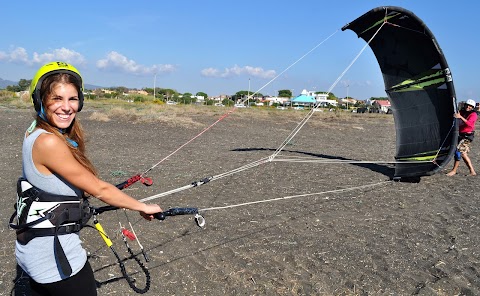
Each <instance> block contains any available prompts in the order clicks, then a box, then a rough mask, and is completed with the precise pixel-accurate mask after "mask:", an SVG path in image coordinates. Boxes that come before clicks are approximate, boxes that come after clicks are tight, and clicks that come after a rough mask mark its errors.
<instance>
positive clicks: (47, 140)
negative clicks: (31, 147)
mask: <svg viewBox="0 0 480 296" xmlns="http://www.w3.org/2000/svg"><path fill="white" fill-rule="evenodd" d="M35 146H36V147H37V148H40V149H48V150H60V149H62V148H63V147H65V148H68V147H67V145H66V144H65V142H64V141H63V140H62V139H60V138H59V137H58V136H57V135H55V134H52V133H49V132H44V133H41V134H40V135H38V137H37V139H36V140H35Z"/></svg>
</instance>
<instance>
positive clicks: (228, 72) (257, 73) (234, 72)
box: [200, 65, 276, 78]
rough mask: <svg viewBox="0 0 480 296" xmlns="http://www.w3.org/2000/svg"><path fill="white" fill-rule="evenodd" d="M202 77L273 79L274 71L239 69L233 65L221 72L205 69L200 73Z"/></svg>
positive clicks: (255, 68)
mask: <svg viewBox="0 0 480 296" xmlns="http://www.w3.org/2000/svg"><path fill="white" fill-rule="evenodd" d="M200 73H201V74H202V75H203V76H207V77H221V78H228V77H233V76H240V75H250V76H253V77H259V78H273V77H275V75H276V72H275V70H264V69H263V68H260V67H251V66H245V67H239V66H238V65H235V66H233V67H231V68H225V69H224V70H223V72H222V71H220V70H218V69H215V68H206V69H203V70H202V71H201V72H200Z"/></svg>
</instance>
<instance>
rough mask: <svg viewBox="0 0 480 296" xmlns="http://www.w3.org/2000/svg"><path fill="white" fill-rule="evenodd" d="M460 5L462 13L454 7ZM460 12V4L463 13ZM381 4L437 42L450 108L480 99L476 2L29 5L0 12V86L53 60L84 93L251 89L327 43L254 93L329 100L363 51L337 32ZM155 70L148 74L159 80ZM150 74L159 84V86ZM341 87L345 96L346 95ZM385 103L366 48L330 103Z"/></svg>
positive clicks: (11, 4)
mask: <svg viewBox="0 0 480 296" xmlns="http://www.w3.org/2000/svg"><path fill="white" fill-rule="evenodd" d="M460 3H462V4H460ZM467 3H468V4H467ZM384 5H393V6H400V7H403V8H406V9H408V10H410V11H412V12H413V13H415V14H416V15H417V16H418V17H419V18H420V19H422V20H423V21H424V22H425V23H426V24H427V26H428V27H429V28H430V30H431V31H432V32H433V34H434V35H435V36H436V38H437V40H438V42H439V44H440V47H441V48H442V50H443V52H444V54H445V56H446V59H447V62H448V64H449V66H450V69H451V71H452V73H453V79H454V85H455V90H456V93H457V97H458V100H460V101H462V100H466V99H474V100H477V101H478V100H479V99H480V81H479V77H478V75H477V72H476V71H477V69H478V68H479V66H480V62H479V61H478V60H479V59H478V55H479V52H480V47H479V41H480V39H479V38H478V33H475V32H479V29H480V28H479V27H480V25H479V22H478V20H477V18H478V16H477V15H476V12H477V11H478V8H479V6H480V4H477V1H468V2H467V1H446V0H421V1H420V0H404V1H400V0H397V1H393V0H392V1H376V0H355V1H354V0H347V1H331V0H329V1H323V0H308V1H307V0H297V1H290V0H289V1H287V0H276V1H274V0H263V1H262V0H242V1H219V0H218V1H213V0H204V1H195V0H190V1H189V0H175V1H153V0H152V1H147V0H137V1H133V2H132V1H118V0H117V1H110V0H104V1H84V2H81V1H80V2H78V1H73V2H65V1H61V2H60V1H32V2H28V4H27V3H26V2H22V1H13V0H7V1H4V3H3V4H2V12H3V13H2V17H1V18H0V25H1V27H2V31H3V34H2V38H0V78H2V79H6V80H13V81H18V80H19V79H21V78H25V79H31V78H32V77H33V75H34V74H35V71H36V70H37V69H38V67H39V66H40V65H42V64H43V63H45V62H47V61H50V60H63V61H68V62H70V63H72V64H73V65H75V66H76V67H77V68H78V69H79V70H80V72H81V73H82V76H83V78H84V82H85V83H87V84H94V85H100V86H106V87H110V86H126V87H129V88H144V87H153V84H154V80H155V84H156V86H157V87H162V88H173V89H176V90H177V91H179V92H181V93H184V92H190V93H193V94H195V93H196V92H199V91H202V92H206V93H207V94H208V95H210V96H212V95H220V94H234V93H235V92H237V91H239V90H248V89H249V88H250V90H251V91H252V92H254V91H257V90H258V89H260V88H262V87H264V86H265V84H266V83H268V82H269V81H270V80H271V79H272V78H273V77H275V76H276V75H278V74H280V73H281V72H282V71H284V70H285V69H286V68H287V67H289V66H291V65H292V64H293V63H294V62H295V61H297V60H298V59H299V58H300V57H302V56H303V55H304V54H305V53H307V52H308V51H309V50H311V49H312V48H314V47H315V46H316V45H318V44H319V43H321V42H322V41H324V40H325V39H327V37H329V36H330V35H332V34H333V36H331V37H330V38H329V39H328V40H326V41H325V42H324V43H322V44H321V45H320V46H319V47H318V48H316V49H315V50H314V51H313V52H311V53H310V54H308V55H307V56H306V57H304V58H303V59H301V60H300V61H299V62H298V63H296V64H295V65H294V66H292V67H291V68H290V69H289V70H288V71H286V72H285V73H284V74H283V75H281V76H280V77H278V78H277V79H275V80H274V81H273V82H272V83H270V84H269V85H267V86H265V87H264V88H263V89H262V90H261V91H260V92H261V93H263V94H264V95H266V94H268V95H276V94H277V91H278V90H280V89H291V90H293V92H294V93H295V94H298V93H299V92H300V91H301V90H302V89H308V90H316V91H327V90H328V89H329V88H330V87H331V86H332V85H333V84H334V82H335V81H336V80H337V78H338V77H339V76H340V75H341V73H342V72H343V71H344V70H345V69H346V68H347V66H348V65H349V64H350V63H351V62H352V61H353V59H354V58H355V56H356V55H357V54H358V53H359V52H360V50H361V48H362V47H363V46H364V45H365V42H364V41H363V40H361V39H358V38H357V36H356V34H355V33H353V32H352V31H345V32H342V31H341V30H340V29H341V27H343V26H344V25H345V24H347V23H348V22H350V21H353V20H354V19H356V18H357V17H359V16H360V15H362V14H363V13H365V12H367V11H368V10H370V9H372V8H375V7H378V6H384ZM155 73H156V76H155ZM155 77H156V79H155ZM347 85H348V88H347ZM347 91H348V95H349V96H352V97H354V98H357V99H362V100H365V99H368V98H370V97H380V96H386V94H385V91H384V85H383V80H382V77H381V73H380V70H379V67H378V64H377V62H376V60H375V58H374V56H373V54H372V52H371V51H370V49H367V50H366V51H364V52H363V53H362V55H361V56H360V58H359V59H358V60H357V61H356V62H355V64H354V65H353V66H352V68H351V69H350V70H349V71H348V72H347V73H346V74H345V75H344V76H343V77H342V78H341V80H340V82H339V83H338V84H336V86H335V88H334V89H333V90H332V92H333V93H334V94H335V95H336V96H338V97H345V96H346V95H347Z"/></svg>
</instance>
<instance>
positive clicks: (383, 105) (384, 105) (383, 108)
mask: <svg viewBox="0 0 480 296" xmlns="http://www.w3.org/2000/svg"><path fill="white" fill-rule="evenodd" d="M372 106H373V107H374V108H375V109H377V110H378V111H379V112H380V113H390V112H391V110H390V107H391V105H390V101H388V100H375V101H374V102H373V103H372Z"/></svg>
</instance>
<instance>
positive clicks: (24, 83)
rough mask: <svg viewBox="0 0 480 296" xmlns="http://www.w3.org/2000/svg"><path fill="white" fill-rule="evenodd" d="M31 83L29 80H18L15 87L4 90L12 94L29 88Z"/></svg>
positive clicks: (10, 86) (9, 86) (11, 86)
mask: <svg viewBox="0 0 480 296" xmlns="http://www.w3.org/2000/svg"><path fill="white" fill-rule="evenodd" d="M31 83H32V80H31V79H30V80H27V79H20V81H19V82H18V84H17V85H8V86H7V88H6V89H7V90H8V91H13V92H19V91H24V90H28V89H29V88H30V84H31Z"/></svg>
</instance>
